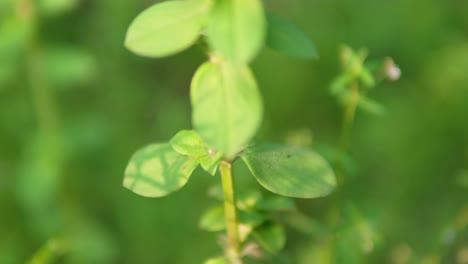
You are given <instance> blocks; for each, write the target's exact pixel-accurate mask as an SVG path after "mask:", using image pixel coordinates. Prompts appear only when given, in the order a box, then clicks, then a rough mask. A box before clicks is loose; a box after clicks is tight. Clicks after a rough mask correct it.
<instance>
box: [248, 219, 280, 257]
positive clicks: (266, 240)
mask: <svg viewBox="0 0 468 264" xmlns="http://www.w3.org/2000/svg"><path fill="white" fill-rule="evenodd" d="M253 236H254V238H255V240H256V241H257V242H258V243H259V244H260V246H262V248H264V249H265V250H266V251H268V252H270V253H272V254H276V253H278V252H279V251H281V250H282V249H283V248H284V245H285V244H286V235H285V233H284V230H283V227H282V226H280V225H278V224H275V223H273V222H267V223H265V224H263V225H262V226H260V227H258V228H256V229H255V230H254V232H253Z"/></svg>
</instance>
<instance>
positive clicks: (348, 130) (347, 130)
mask: <svg viewBox="0 0 468 264" xmlns="http://www.w3.org/2000/svg"><path fill="white" fill-rule="evenodd" d="M349 89H350V92H351V95H350V99H349V101H348V104H347V105H346V106H345V108H344V112H343V124H342V127H341V139H340V152H341V153H342V155H345V153H346V152H348V148H349V144H350V138H351V134H352V130H353V124H354V119H355V117H356V109H357V105H358V102H359V84H358V82H357V81H354V82H353V83H352V84H351V85H350V88H349ZM336 176H337V181H338V186H341V185H342V184H343V181H344V168H343V162H342V161H340V162H339V163H338V167H337V169H336Z"/></svg>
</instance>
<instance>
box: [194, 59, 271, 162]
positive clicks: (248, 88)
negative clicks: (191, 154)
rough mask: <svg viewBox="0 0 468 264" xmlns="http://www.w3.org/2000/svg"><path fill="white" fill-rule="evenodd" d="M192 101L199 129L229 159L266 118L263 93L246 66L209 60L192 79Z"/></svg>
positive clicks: (211, 145)
mask: <svg viewBox="0 0 468 264" xmlns="http://www.w3.org/2000/svg"><path fill="white" fill-rule="evenodd" d="M191 101H192V107H193V115H192V119H193V125H194V127H195V130H196V131H197V132H198V133H199V134H200V136H201V137H202V138H203V140H204V141H205V142H206V143H207V144H208V146H210V147H212V148H213V149H215V150H216V151H220V152H222V153H223V154H224V155H225V156H224V157H225V158H226V159H228V160H232V159H234V158H235V157H236V155H237V154H238V153H239V152H240V151H241V150H242V149H243V148H244V147H245V145H247V144H248V143H249V141H250V140H251V139H252V137H253V136H254V135H255V133H256V132H257V129H258V128H259V126H260V123H261V121H262V113H263V106H262V101H261V97H260V93H259V91H258V88H257V83H256V81H255V79H254V77H253V75H252V73H251V71H250V70H249V68H248V67H246V66H237V65H236V66H235V65H234V64H231V63H228V62H219V63H216V64H214V63H211V62H207V63H205V64H204V65H202V66H201V67H200V68H199V69H198V71H197V73H196V74H195V76H194V79H193V81H192V90H191Z"/></svg>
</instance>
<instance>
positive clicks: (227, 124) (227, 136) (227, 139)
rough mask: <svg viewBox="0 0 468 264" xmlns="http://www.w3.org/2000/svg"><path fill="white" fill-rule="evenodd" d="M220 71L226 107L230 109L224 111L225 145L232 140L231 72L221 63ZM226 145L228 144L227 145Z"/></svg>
mask: <svg viewBox="0 0 468 264" xmlns="http://www.w3.org/2000/svg"><path fill="white" fill-rule="evenodd" d="M220 71H221V77H222V78H221V82H222V87H223V88H222V89H221V90H222V93H223V99H224V105H225V108H226V110H228V111H224V112H225V114H224V117H223V123H224V126H223V127H224V135H225V142H224V144H223V145H225V144H226V142H231V140H230V139H231V131H230V130H231V126H230V124H231V123H230V117H231V115H230V113H229V109H231V105H230V102H231V100H229V96H228V89H229V86H228V84H229V83H230V82H229V80H228V76H229V74H228V73H227V72H226V66H225V65H222V64H221V65H220ZM230 145H231V144H230V143H229V144H228V146H230ZM225 147H226V145H225Z"/></svg>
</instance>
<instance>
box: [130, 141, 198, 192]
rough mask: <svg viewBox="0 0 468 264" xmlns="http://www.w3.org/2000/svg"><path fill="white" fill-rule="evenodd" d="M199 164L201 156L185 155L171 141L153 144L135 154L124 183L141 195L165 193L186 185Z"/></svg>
mask: <svg viewBox="0 0 468 264" xmlns="http://www.w3.org/2000/svg"><path fill="white" fill-rule="evenodd" d="M197 165H198V158H195V157H189V156H184V155H181V154H179V153H177V152H175V151H174V150H173V149H172V147H171V145H170V144H152V145H149V146H147V147H144V148H142V149H140V150H139V151H137V152H136V153H135V154H134V155H133V157H132V158H131V160H130V162H129V164H128V165H127V169H126V170H125V179H124V183H123V185H124V186H125V187H126V188H128V189H130V190H131V191H133V192H134V193H136V194H139V195H141V196H146V197H161V196H165V195H168V194H170V193H172V192H174V191H177V190H178V189H180V188H182V187H183V186H184V185H185V184H186V183H187V181H188V179H189V178H190V175H191V174H192V172H193V171H194V170H195V168H196V167H197Z"/></svg>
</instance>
